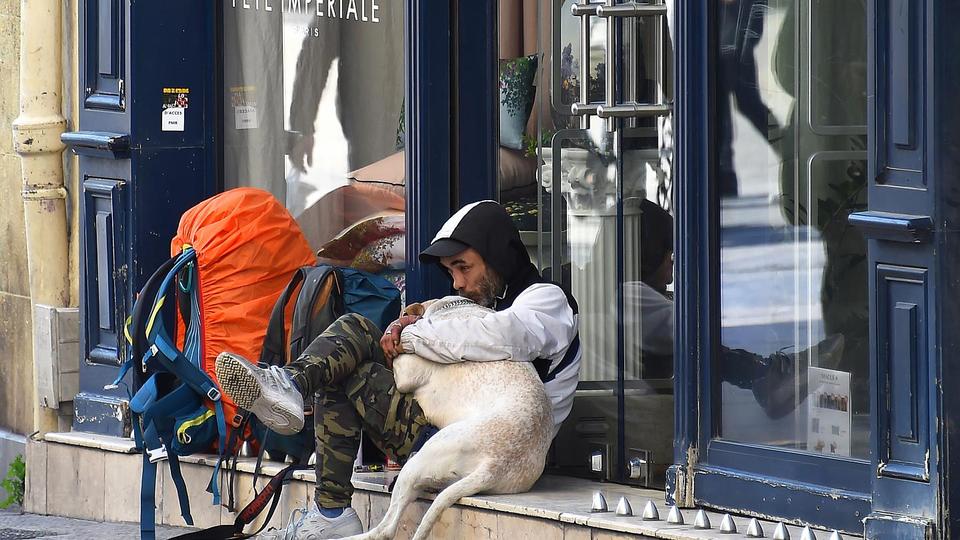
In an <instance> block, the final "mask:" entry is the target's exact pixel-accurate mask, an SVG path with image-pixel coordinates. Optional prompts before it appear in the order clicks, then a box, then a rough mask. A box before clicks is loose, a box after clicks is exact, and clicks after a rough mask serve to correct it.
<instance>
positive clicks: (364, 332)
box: [325, 313, 382, 340]
mask: <svg viewBox="0 0 960 540" xmlns="http://www.w3.org/2000/svg"><path fill="white" fill-rule="evenodd" d="M325 333H328V334H336V335H339V336H343V337H349V338H355V339H361V340H366V339H369V338H374V339H376V340H379V339H380V336H381V335H382V332H380V329H379V328H377V325H376V324H374V323H373V321H371V320H370V319H368V318H366V317H364V316H363V315H360V314H359V313H346V314H344V315H341V316H340V317H338V318H337V320H335V321H333V324H331V325H330V326H329V327H328V328H327V331H326V332H325Z"/></svg>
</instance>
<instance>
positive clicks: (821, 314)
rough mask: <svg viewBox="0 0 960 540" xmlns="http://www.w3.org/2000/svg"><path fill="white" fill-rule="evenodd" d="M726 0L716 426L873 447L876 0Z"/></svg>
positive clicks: (852, 451)
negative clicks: (862, 226) (856, 216)
mask: <svg viewBox="0 0 960 540" xmlns="http://www.w3.org/2000/svg"><path fill="white" fill-rule="evenodd" d="M715 5H716V21H717V24H718V32H717V40H718V41H717V43H716V51H717V56H716V66H717V69H716V74H717V76H716V81H717V86H716V94H715V97H716V106H717V126H718V133H717V135H718V136H717V141H718V147H717V150H716V151H717V175H716V178H717V192H718V195H719V196H718V198H717V204H718V205H719V215H720V227H721V233H720V262H719V267H720V314H719V315H720V327H721V346H720V348H719V350H718V353H717V358H716V360H715V365H716V366H718V370H717V371H718V372H719V375H718V380H717V384H718V385H719V386H720V392H719V396H720V398H719V399H720V401H721V407H720V410H721V418H720V425H721V428H720V433H719V434H720V436H721V437H723V438H725V439H730V440H734V441H741V442H748V443H758V444H764V445H774V446H779V447H784V448H790V449H794V450H800V451H806V452H812V453H818V454H825V455H831V456H836V457H852V458H860V459H867V458H868V457H869V450H868V438H869V421H868V420H869V412H870V411H869V389H868V381H869V364H868V354H869V343H868V316H867V310H868V306H867V266H866V243H865V241H864V239H863V238H862V237H861V236H860V234H859V233H858V232H857V231H856V230H855V229H853V228H852V227H851V226H850V225H849V223H848V222H847V216H849V215H850V213H851V212H855V211H858V210H863V209H865V208H866V202H867V190H866V146H867V139H866V110H867V100H866V88H867V82H866V74H867V68H866V66H867V64H866V52H867V32H866V2H865V1H864V0H829V1H828V0H721V1H718V2H717V3H716V4H715Z"/></svg>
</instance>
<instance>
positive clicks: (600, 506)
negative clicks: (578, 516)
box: [590, 491, 609, 513]
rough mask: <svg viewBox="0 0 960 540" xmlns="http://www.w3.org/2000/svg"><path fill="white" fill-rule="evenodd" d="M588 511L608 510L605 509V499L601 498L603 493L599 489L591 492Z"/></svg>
mask: <svg viewBox="0 0 960 540" xmlns="http://www.w3.org/2000/svg"><path fill="white" fill-rule="evenodd" d="M590 512H592V513H598V512H609V510H607V500H606V499H605V498H603V493H600V492H599V491H594V492H593V505H591V506H590Z"/></svg>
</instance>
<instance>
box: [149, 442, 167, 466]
mask: <svg viewBox="0 0 960 540" xmlns="http://www.w3.org/2000/svg"><path fill="white" fill-rule="evenodd" d="M146 452H147V458H148V459H149V460H150V463H156V462H158V461H163V460H165V459H167V447H165V446H163V445H162V444H161V445H160V448H156V449H154V450H151V449H149V448H147V449H146Z"/></svg>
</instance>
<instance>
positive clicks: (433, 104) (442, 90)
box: [405, 0, 499, 302]
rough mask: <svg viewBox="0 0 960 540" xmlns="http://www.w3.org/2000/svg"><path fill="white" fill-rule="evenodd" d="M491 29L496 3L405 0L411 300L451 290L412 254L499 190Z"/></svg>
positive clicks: (433, 268)
mask: <svg viewBox="0 0 960 540" xmlns="http://www.w3.org/2000/svg"><path fill="white" fill-rule="evenodd" d="M496 36H497V5H496V2H471V1H460V0H450V1H449V2H437V1H435V0H408V2H407V19H406V35H405V43H406V51H407V54H406V61H407V66H406V69H407V78H406V84H407V88H406V103H408V104H410V105H409V106H408V107H407V108H406V115H407V116H406V119H405V122H406V125H407V126H408V128H407V142H406V147H407V163H406V178H407V179H408V180H407V243H406V250H407V289H406V298H407V301H408V302H410V301H418V300H424V299H427V298H439V297H441V296H444V295H447V294H450V292H451V290H450V280H449V279H448V278H447V277H446V276H445V275H444V274H443V273H442V272H441V271H440V270H439V268H438V267H436V266H435V265H428V266H425V265H421V264H420V262H419V261H418V260H417V258H416V254H417V253H419V252H420V251H421V250H422V249H424V248H425V247H427V246H428V245H429V244H430V241H431V240H432V239H433V236H434V235H435V234H436V232H437V231H438V230H440V227H441V226H442V225H443V223H444V222H445V221H446V220H447V218H448V217H450V215H451V213H452V212H453V211H454V210H455V209H457V208H459V207H460V206H462V205H464V204H466V203H469V202H473V201H479V200H483V199H495V198H496V197H497V145H498V143H497V129H498V124H497V121H496V118H497V116H496V115H497V111H498V110H499V109H498V108H497V107H498V104H497V97H496V96H498V95H499V89H498V88H499V87H498V71H497V39H496Z"/></svg>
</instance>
